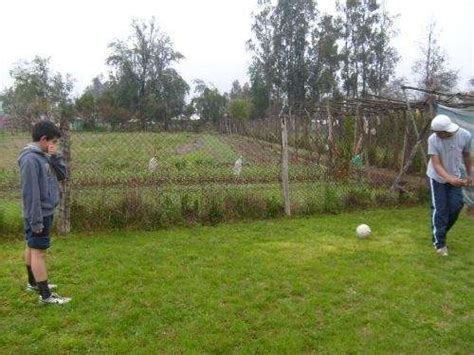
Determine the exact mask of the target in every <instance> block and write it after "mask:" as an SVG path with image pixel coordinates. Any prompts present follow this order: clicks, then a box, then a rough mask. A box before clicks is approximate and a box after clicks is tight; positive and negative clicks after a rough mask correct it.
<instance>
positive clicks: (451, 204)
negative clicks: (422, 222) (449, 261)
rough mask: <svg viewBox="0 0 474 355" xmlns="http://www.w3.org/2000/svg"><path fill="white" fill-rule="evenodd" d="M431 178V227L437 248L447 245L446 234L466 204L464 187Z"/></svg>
mask: <svg viewBox="0 0 474 355" xmlns="http://www.w3.org/2000/svg"><path fill="white" fill-rule="evenodd" d="M429 180H430V190H431V228H432V233H433V245H434V246H435V248H436V249H439V248H442V247H444V246H446V234H447V233H448V232H449V230H450V229H451V227H452V226H453V225H454V223H456V220H457V219H458V216H459V212H461V209H462V207H463V205H464V201H463V196H462V188H461V187H455V186H453V185H450V184H441V183H439V182H437V181H436V180H433V179H429Z"/></svg>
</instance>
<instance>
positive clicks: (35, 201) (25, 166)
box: [20, 158, 44, 233]
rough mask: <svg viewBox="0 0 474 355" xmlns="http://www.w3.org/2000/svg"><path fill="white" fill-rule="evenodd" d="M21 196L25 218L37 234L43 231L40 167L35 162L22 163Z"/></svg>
mask: <svg viewBox="0 0 474 355" xmlns="http://www.w3.org/2000/svg"><path fill="white" fill-rule="evenodd" d="M20 174H21V194H22V197H23V208H24V212H25V218H26V220H27V221H28V223H29V224H30V226H31V229H32V230H33V232H35V233H39V232H41V231H42V230H43V228H44V226H43V214H42V212H41V198H40V190H39V185H38V165H37V163H36V162H35V161H34V160H30V159H27V158H26V159H23V160H22V161H21V163H20Z"/></svg>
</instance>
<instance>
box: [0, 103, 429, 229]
mask: <svg viewBox="0 0 474 355" xmlns="http://www.w3.org/2000/svg"><path fill="white" fill-rule="evenodd" d="M429 115H430V114H429V112H428V111H424V110H423V108H421V109H420V108H415V109H413V110H410V111H408V110H406V109H405V108H403V106H402V105H401V104H399V105H393V104H390V105H389V104H387V103H385V104H378V105H374V104H371V105H367V104H360V103H358V104H354V105H352V106H347V105H346V106H344V107H342V106H337V105H334V104H333V105H327V106H323V105H321V106H313V107H311V108H308V107H305V108H303V109H299V110H293V112H291V111H289V110H281V111H279V112H276V113H275V114H274V115H271V117H270V118H267V119H262V120H255V121H239V120H233V119H230V118H224V119H222V120H221V121H220V122H219V123H217V124H211V123H202V122H199V121H175V122H172V123H171V124H167V127H166V129H165V127H161V126H149V127H147V129H146V130H145V129H142V130H140V129H133V128H131V127H127V128H126V129H125V128H124V127H123V128H122V129H120V130H115V131H112V130H111V129H109V128H108V127H106V126H103V127H100V128H98V129H96V130H95V131H82V130H81V129H80V121H73V122H70V125H69V127H70V131H69V132H68V133H69V139H70V141H68V142H67V143H69V144H70V149H71V151H70V153H71V158H70V162H69V166H70V169H71V174H70V180H69V184H70V185H69V187H70V189H69V188H68V189H66V190H65V191H66V192H65V193H64V190H63V199H64V195H65V194H66V195H68V194H69V193H70V196H69V198H68V199H66V206H63V207H65V210H66V211H69V210H70V213H69V212H64V211H61V215H62V218H67V219H70V222H71V226H72V229H73V230H91V229H97V228H142V229H150V228H156V227H159V226H167V225H176V224H190V223H191V224H192V223H216V222H219V221H223V220H233V219H242V218H252V219H254V218H267V217H275V216H280V215H284V213H285V207H286V208H287V209H286V211H287V212H290V211H291V214H293V215H295V214H312V213H335V212H339V211H342V210H346V209H350V208H362V207H370V206H386V205H396V204H400V203H407V202H409V203H412V202H413V203H415V202H418V201H420V200H421V199H425V196H426V191H425V187H424V179H423V175H424V169H425V157H424V154H422V150H423V148H421V149H420V150H419V151H418V150H417V152H416V154H414V155H413V158H414V159H412V164H411V165H410V169H409V170H408V174H407V175H405V176H404V178H403V179H402V180H400V183H399V184H398V185H397V186H396V188H395V189H393V188H392V189H391V188H390V187H391V186H392V184H393V182H394V180H395V178H396V176H397V174H398V173H399V172H400V170H401V168H402V167H403V165H404V163H405V162H406V160H407V159H408V157H409V155H410V150H412V149H413V147H414V145H415V143H416V140H417V138H418V136H417V135H419V132H418V130H421V128H422V127H423V125H424V122H427V121H429V118H430V117H429ZM282 137H284V139H283V142H285V141H286V140H287V142H288V144H283V145H282ZM29 141H30V137H29V133H25V132H15V131H9V130H3V131H2V132H1V133H0V150H1V159H0V204H1V209H0V227H1V228H2V229H3V230H4V231H19V230H20V229H21V201H20V191H19V176H18V167H17V156H18V153H19V151H20V150H21V149H22V148H23V146H24V145H25V144H26V143H28V142H29ZM285 151H287V152H288V169H287V170H286V169H285V164H282V162H283V163H284V162H285V159H283V160H282V152H285ZM286 174H287V176H288V184H287V185H286V187H287V191H288V200H286V201H285V198H284V193H283V191H285V182H286V179H285V176H286ZM63 189H64V186H63ZM66 197H67V196H66Z"/></svg>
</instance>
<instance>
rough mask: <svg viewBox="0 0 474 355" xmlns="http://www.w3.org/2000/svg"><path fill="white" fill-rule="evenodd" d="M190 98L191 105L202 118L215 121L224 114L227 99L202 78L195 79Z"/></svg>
mask: <svg viewBox="0 0 474 355" xmlns="http://www.w3.org/2000/svg"><path fill="white" fill-rule="evenodd" d="M195 85H196V86H195V88H194V92H195V94H196V96H195V97H194V98H193V99H192V103H193V106H194V108H195V110H196V112H197V113H198V114H199V116H200V117H201V119H202V120H204V121H208V122H212V123H217V122H219V120H220V119H221V118H222V117H223V116H224V113H225V108H226V104H227V99H226V97H225V96H224V95H221V94H220V93H219V90H217V88H214V87H212V86H209V85H207V84H206V83H205V82H204V81H202V80H195Z"/></svg>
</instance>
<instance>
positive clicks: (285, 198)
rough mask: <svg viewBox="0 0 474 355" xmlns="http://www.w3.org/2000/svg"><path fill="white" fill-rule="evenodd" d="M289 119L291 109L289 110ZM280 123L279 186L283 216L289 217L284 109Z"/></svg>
mask: <svg viewBox="0 0 474 355" xmlns="http://www.w3.org/2000/svg"><path fill="white" fill-rule="evenodd" d="M290 117H291V109H290ZM280 122H281V186H282V191H283V201H284V204H285V214H286V215H287V216H291V207H290V181H289V176H288V127H287V124H288V122H287V119H286V115H285V114H284V107H283V108H282V110H281V112H280Z"/></svg>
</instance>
